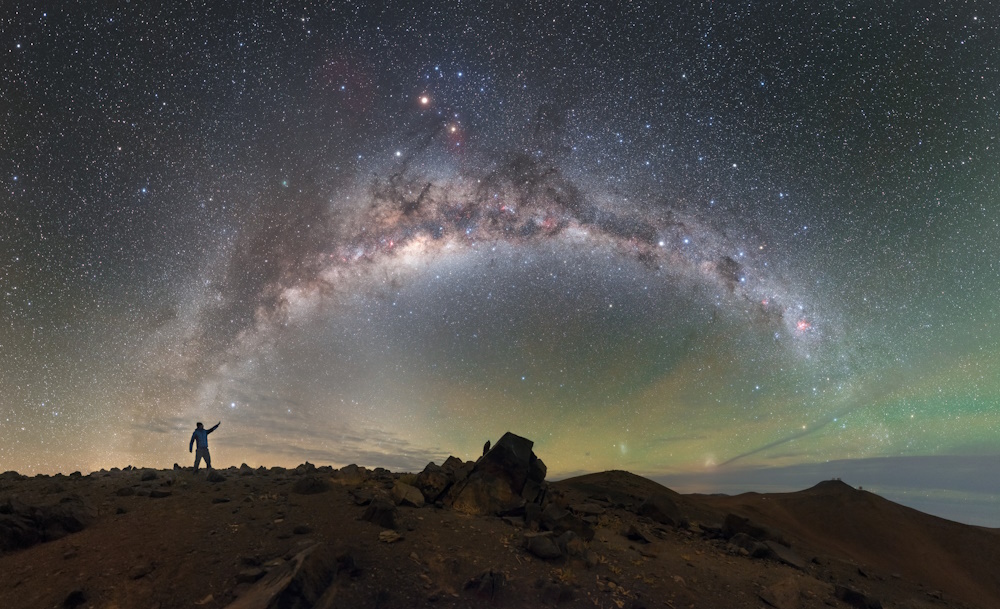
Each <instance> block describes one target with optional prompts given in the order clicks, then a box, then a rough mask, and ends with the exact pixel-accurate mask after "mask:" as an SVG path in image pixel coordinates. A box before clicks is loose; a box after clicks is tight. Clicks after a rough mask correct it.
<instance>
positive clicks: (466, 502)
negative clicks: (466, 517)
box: [448, 472, 525, 516]
mask: <svg viewBox="0 0 1000 609" xmlns="http://www.w3.org/2000/svg"><path fill="white" fill-rule="evenodd" d="M448 504H449V505H450V506H451V508H452V509H453V510H455V511H457V512H462V513H463V514H472V515H479V516H483V515H499V516H502V515H505V514H511V513H516V512H517V511H518V510H520V509H522V508H523V507H524V504H525V502H524V499H523V498H521V496H520V495H518V494H515V493H514V491H513V489H512V488H511V484H510V481H509V480H507V479H505V478H504V477H502V476H495V475H493V474H492V473H490V472H475V473H473V474H472V475H470V476H469V477H468V478H466V479H465V480H463V481H462V482H461V483H460V484H457V485H456V486H455V487H454V490H453V492H450V493H449V494H448Z"/></svg>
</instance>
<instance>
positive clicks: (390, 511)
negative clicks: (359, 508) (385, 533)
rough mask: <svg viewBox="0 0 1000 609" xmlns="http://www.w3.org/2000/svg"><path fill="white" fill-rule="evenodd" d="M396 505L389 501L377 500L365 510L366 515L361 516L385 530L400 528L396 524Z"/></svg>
mask: <svg viewBox="0 0 1000 609" xmlns="http://www.w3.org/2000/svg"><path fill="white" fill-rule="evenodd" d="M396 513H397V512H396V504H394V503H393V502H391V501H389V500H388V499H382V498H379V499H375V500H373V501H372V502H371V503H369V504H368V507H367V508H365V513H364V514H362V515H361V519H362V520H367V521H368V522H371V523H373V524H377V525H378V526H380V527H382V528H384V529H395V528H398V526H399V525H398V524H397V523H396Z"/></svg>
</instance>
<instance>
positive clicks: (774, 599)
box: [758, 577, 802, 609]
mask: <svg viewBox="0 0 1000 609" xmlns="http://www.w3.org/2000/svg"><path fill="white" fill-rule="evenodd" d="M801 595H802V589H801V587H800V586H799V583H798V581H797V580H796V578H794V577H790V578H788V579H783V580H781V581H779V582H777V583H775V584H772V585H770V586H768V587H766V588H764V589H763V590H761V591H760V593H759V594H758V596H759V597H760V600H762V601H764V602H765V603H767V604H768V605H770V606H772V607H774V608H775V609H799V607H800V606H801V603H800V601H799V598H800V597H801Z"/></svg>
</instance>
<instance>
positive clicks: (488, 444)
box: [483, 440, 490, 456]
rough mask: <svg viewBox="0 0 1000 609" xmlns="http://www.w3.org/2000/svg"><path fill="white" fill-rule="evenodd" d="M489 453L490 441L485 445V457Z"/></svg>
mask: <svg viewBox="0 0 1000 609" xmlns="http://www.w3.org/2000/svg"><path fill="white" fill-rule="evenodd" d="M488 452H490V441H489V440H487V441H486V444H483V456H486V453H488Z"/></svg>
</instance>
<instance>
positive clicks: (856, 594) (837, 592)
mask: <svg viewBox="0 0 1000 609" xmlns="http://www.w3.org/2000/svg"><path fill="white" fill-rule="evenodd" d="M833 595H834V596H836V597H837V599H839V600H841V601H844V602H845V603H847V604H848V605H850V606H852V607H856V608H857V609H882V603H881V601H879V600H877V599H874V598H871V597H870V596H868V595H867V594H865V593H864V592H861V591H859V590H855V589H853V588H848V587H847V586H841V585H838V586H837V587H836V588H835V589H834V591H833Z"/></svg>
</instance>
